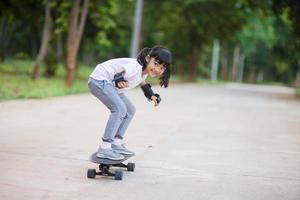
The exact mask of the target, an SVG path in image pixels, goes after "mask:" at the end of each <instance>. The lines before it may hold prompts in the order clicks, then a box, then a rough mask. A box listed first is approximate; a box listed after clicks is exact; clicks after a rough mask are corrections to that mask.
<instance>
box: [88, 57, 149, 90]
mask: <svg viewBox="0 0 300 200" xmlns="http://www.w3.org/2000/svg"><path fill="white" fill-rule="evenodd" d="M121 72H124V75H123V76H124V79H125V80H126V81H128V87H126V88H123V89H119V91H120V92H121V91H123V90H129V89H132V88H135V87H136V86H138V85H139V84H140V83H141V82H142V81H144V80H145V79H146V78H147V75H144V76H142V66H141V65H140V64H139V63H138V61H137V60H136V58H115V59H111V60H108V61H105V62H103V63H100V64H98V65H97V66H96V68H95V69H94V71H93V72H92V73H91V74H90V77H92V78H93V79H96V80H106V81H108V82H110V83H112V81H113V79H114V76H115V75H116V74H117V73H121ZM112 84H114V83H112Z"/></svg>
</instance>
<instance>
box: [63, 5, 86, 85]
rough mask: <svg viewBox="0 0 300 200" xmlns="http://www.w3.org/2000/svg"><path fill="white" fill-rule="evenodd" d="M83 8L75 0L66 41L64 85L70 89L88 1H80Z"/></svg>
mask: <svg viewBox="0 0 300 200" xmlns="http://www.w3.org/2000/svg"><path fill="white" fill-rule="evenodd" d="M82 1H83V6H82V8H81V0H76V1H74V3H73V6H72V9H71V13H70V17H69V29H68V41H67V74H66V85H67V86H68V87H71V86H72V85H73V81H74V71H75V67H76V62H77V60H76V59H77V54H78V49H79V45H80V41H81V38H82V33H83V29H84V26H85V22H86V17H87V12H88V0H82Z"/></svg>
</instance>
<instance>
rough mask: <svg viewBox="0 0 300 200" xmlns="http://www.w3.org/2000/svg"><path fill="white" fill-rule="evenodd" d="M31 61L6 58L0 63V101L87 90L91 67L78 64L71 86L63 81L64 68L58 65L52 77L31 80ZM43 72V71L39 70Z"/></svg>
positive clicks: (37, 97) (44, 96)
mask: <svg viewBox="0 0 300 200" xmlns="http://www.w3.org/2000/svg"><path fill="white" fill-rule="evenodd" d="M32 66H33V62H32V61H24V60H8V61H6V62H4V63H0V101H3V100H11V99H40V98H46V97H51V96H64V95H68V94H77V93H85V92H88V88H87V84H86V83H87V78H88V75H89V74H90V72H91V70H92V68H88V67H86V66H80V67H79V68H78V70H76V79H75V81H74V85H73V87H71V88H68V87H66V85H65V82H64V76H65V70H64V68H63V66H62V65H59V66H58V70H57V76H56V77H54V78H45V77H40V78H39V79H37V80H36V81H33V80H31V78H30V73H31V69H32ZM41 73H43V72H41Z"/></svg>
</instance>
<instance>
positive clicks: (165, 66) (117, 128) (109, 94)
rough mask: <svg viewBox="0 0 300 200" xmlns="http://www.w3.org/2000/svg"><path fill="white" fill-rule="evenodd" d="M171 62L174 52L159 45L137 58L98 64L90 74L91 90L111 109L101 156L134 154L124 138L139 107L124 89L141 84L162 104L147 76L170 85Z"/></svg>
mask: <svg viewBox="0 0 300 200" xmlns="http://www.w3.org/2000/svg"><path fill="white" fill-rule="evenodd" d="M171 62H172V55H171V52H170V51H169V50H168V49H167V48H165V47H163V46H161V45H157V46H154V47H152V48H144V49H142V51H141V52H140V53H139V55H138V57H137V59H135V58H116V59H111V60H108V61H106V62H103V63H101V64H98V65H97V66H96V68H95V69H94V71H93V72H92V73H91V74H90V78H89V80H88V86H89V89H90V91H91V93H92V94H93V95H95V96H96V97H97V98H98V99H99V100H100V101H101V102H102V103H103V104H104V105H105V106H106V107H107V108H108V109H109V110H110V112H111V114H110V117H109V119H108V122H107V124H106V128H105V131H104V135H103V137H102V143H101V144H100V147H99V149H98V153H97V157H99V158H106V159H111V160H122V159H123V158H124V156H123V155H133V154H134V152H132V151H130V150H128V149H126V148H125V146H124V141H123V140H124V135H125V132H126V129H127V127H128V126H129V124H130V121H131V119H132V118H133V116H134V114H135V107H134V105H133V104H132V103H131V102H130V100H129V99H128V98H127V97H126V96H125V94H124V92H125V91H126V90H128V89H132V88H134V87H136V86H138V85H140V86H141V88H142V90H143V92H144V95H145V96H146V97H147V98H148V100H150V101H153V102H154V106H158V104H159V102H160V100H161V99H160V97H159V95H158V94H154V93H153V91H152V89H151V86H150V84H147V83H146V82H145V79H146V78H147V76H148V75H149V76H151V77H159V79H160V85H161V86H164V87H168V84H169V78H170V66H171Z"/></svg>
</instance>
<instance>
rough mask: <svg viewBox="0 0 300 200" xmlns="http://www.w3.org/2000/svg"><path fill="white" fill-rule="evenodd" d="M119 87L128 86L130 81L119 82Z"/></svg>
mask: <svg viewBox="0 0 300 200" xmlns="http://www.w3.org/2000/svg"><path fill="white" fill-rule="evenodd" d="M117 86H118V88H126V87H128V82H127V81H120V82H118V83H117Z"/></svg>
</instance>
